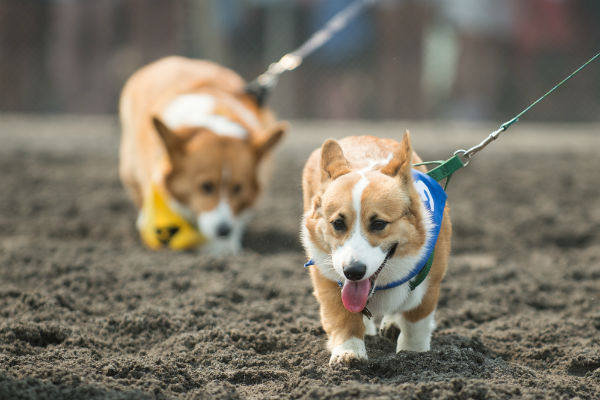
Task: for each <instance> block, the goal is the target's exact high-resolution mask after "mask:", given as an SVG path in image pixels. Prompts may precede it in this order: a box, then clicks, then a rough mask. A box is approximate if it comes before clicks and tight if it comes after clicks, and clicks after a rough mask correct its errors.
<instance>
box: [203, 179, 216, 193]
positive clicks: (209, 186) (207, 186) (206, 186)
mask: <svg viewBox="0 0 600 400" xmlns="http://www.w3.org/2000/svg"><path fill="white" fill-rule="evenodd" d="M200 189H201V190H202V192H203V193H204V194H211V193H212V192H214V191H215V184H214V183H212V182H210V181H208V182H203V183H202V184H201V185H200Z"/></svg>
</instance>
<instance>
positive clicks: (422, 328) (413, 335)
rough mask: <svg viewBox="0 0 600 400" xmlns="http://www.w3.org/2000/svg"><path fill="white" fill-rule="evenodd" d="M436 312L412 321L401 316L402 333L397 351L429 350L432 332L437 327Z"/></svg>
mask: <svg viewBox="0 0 600 400" xmlns="http://www.w3.org/2000/svg"><path fill="white" fill-rule="evenodd" d="M434 314H435V313H434V312H431V313H430V314H429V315H427V316H426V317H425V318H423V319H420V320H418V321H415V322H411V321H409V320H408V319H406V318H405V317H404V316H402V317H400V319H399V321H398V322H399V325H400V335H399V336H398V343H397V345H396V352H399V351H401V350H408V351H429V349H430V345H431V333H432V332H433V330H434V329H435V320H434Z"/></svg>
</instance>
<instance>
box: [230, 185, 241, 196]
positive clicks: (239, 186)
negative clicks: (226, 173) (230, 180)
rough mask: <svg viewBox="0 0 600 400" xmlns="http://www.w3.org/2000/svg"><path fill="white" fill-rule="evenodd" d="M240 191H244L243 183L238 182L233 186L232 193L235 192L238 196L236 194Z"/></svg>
mask: <svg viewBox="0 0 600 400" xmlns="http://www.w3.org/2000/svg"><path fill="white" fill-rule="evenodd" d="M240 193H242V184H241V183H236V184H235V185H233V187H232V188H231V194H233V195H234V196H236V195H238V194H240Z"/></svg>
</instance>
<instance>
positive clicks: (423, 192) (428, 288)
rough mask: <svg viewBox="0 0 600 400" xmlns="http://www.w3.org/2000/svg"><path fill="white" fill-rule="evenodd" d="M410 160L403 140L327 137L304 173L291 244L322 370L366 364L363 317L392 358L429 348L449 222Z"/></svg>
mask: <svg viewBox="0 0 600 400" xmlns="http://www.w3.org/2000/svg"><path fill="white" fill-rule="evenodd" d="M420 162H421V159H420V158H419V156H418V155H416V154H415V153H413V151H412V146H411V142H410V135H409V133H408V132H406V133H405V135H404V137H403V139H402V141H401V143H398V142H397V141H394V140H391V139H379V138H375V137H371V136H360V137H347V138H344V139H342V140H340V141H339V142H337V141H335V140H332V139H329V140H327V141H326V142H325V143H324V144H323V145H322V147H321V148H320V149H317V150H315V151H314V152H313V153H312V154H311V155H310V157H309V159H308V161H307V163H306V165H305V167H304V171H303V176H302V188H303V201H304V215H303V221H302V228H301V231H302V233H301V238H302V243H303V245H304V248H305V250H306V253H307V255H308V257H309V258H310V260H311V261H310V262H309V263H307V265H310V267H309V268H310V276H311V280H312V284H313V288H314V295H315V297H316V299H317V301H318V302H319V306H320V316H321V324H322V325H323V328H324V330H325V332H326V333H327V336H328V348H329V350H330V352H331V358H330V361H329V363H330V364H331V365H334V364H347V363H349V362H351V361H352V360H366V359H367V352H366V349H365V343H364V336H365V334H370V335H373V334H376V329H375V325H374V323H373V322H372V320H371V319H370V317H371V316H375V317H377V318H381V325H380V332H381V333H382V334H383V335H384V336H387V337H390V338H391V339H393V340H396V351H397V352H399V351H402V350H409V351H420V352H422V351H428V350H429V349H430V341H431V334H432V331H433V329H434V328H435V322H434V311H435V308H436V305H437V301H438V297H439V294H440V283H441V281H442V278H443V277H444V274H445V271H446V265H447V262H448V256H449V253H450V238H451V221H450V216H449V209H448V206H447V205H446V204H445V202H446V197H445V192H444V190H443V189H442V188H441V186H440V185H439V184H438V183H437V182H435V181H433V180H432V179H431V178H430V177H428V176H427V175H426V174H425V172H426V169H425V168H424V167H422V166H421V167H416V168H413V166H412V165H413V164H414V163H420ZM428 185H429V186H428ZM434 191H437V192H436V193H434ZM436 207H437V208H436ZM434 209H435V212H433V211H432V210H434ZM425 274H426V275H425ZM421 281H422V283H420V282H421ZM419 283H420V284H419ZM398 332H400V334H399V335H398ZM396 337H397V339H396Z"/></svg>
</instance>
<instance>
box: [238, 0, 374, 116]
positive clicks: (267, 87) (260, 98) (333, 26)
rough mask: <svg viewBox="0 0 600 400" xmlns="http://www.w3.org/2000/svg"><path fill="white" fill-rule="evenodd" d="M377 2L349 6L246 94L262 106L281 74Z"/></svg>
mask: <svg viewBox="0 0 600 400" xmlns="http://www.w3.org/2000/svg"><path fill="white" fill-rule="evenodd" d="M376 1H377V0H356V1H354V2H353V3H351V4H349V5H348V6H347V7H346V8H344V9H343V10H341V11H340V12H338V13H337V14H336V15H334V16H333V18H331V19H330V20H329V21H328V22H327V24H325V26H324V27H323V28H321V29H320V30H318V31H317V32H315V33H313V34H312V36H311V37H310V38H308V40H307V41H306V42H304V44H302V46H300V47H298V48H297V49H296V50H294V51H292V52H290V53H287V54H285V55H283V57H281V58H280V59H279V61H277V62H274V63H272V64H271V65H269V68H268V69H267V71H266V72H264V73H263V74H261V75H259V76H258V78H256V79H255V80H253V81H252V82H250V83H248V84H247V85H246V93H248V94H250V95H252V96H253V97H254V98H255V99H256V102H257V103H258V105H259V106H262V105H263V104H264V103H265V101H266V99H267V96H268V95H269V93H270V92H271V89H273V88H274V87H275V85H276V84H277V82H278V81H279V77H280V76H281V74H283V73H284V72H287V71H292V70H294V69H296V68H298V67H299V66H300V64H302V61H304V58H306V57H307V56H308V55H310V54H311V53H313V52H315V51H316V50H317V49H318V48H319V47H321V46H323V45H324V44H325V43H327V42H328V41H329V40H330V39H331V38H332V37H333V35H335V34H336V33H338V32H339V31H340V30H342V29H343V28H344V27H346V26H347V25H348V23H349V22H350V21H352V20H353V19H354V18H355V17H356V16H357V15H358V14H359V13H360V12H361V11H362V10H363V9H364V8H365V7H366V6H368V5H371V4H373V3H375V2H376Z"/></svg>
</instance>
